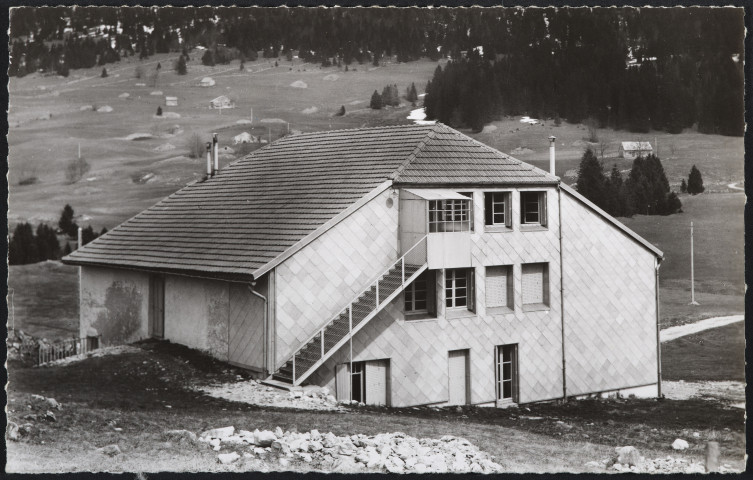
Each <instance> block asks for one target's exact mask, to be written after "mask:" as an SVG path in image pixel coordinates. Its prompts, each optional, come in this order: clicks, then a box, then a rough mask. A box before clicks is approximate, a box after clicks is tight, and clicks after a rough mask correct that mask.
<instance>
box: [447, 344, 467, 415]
mask: <svg viewBox="0 0 753 480" xmlns="http://www.w3.org/2000/svg"><path fill="white" fill-rule="evenodd" d="M447 370H448V376H449V393H450V395H449V398H450V400H449V402H448V403H449V404H450V405H467V404H469V403H470V398H469V397H470V396H469V382H468V380H469V378H468V377H469V375H468V350H454V351H452V352H450V353H449V362H448V368H447Z"/></svg>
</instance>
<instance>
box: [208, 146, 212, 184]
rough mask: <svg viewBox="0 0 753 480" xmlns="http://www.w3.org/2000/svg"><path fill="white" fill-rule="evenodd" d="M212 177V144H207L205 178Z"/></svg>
mask: <svg viewBox="0 0 753 480" xmlns="http://www.w3.org/2000/svg"><path fill="white" fill-rule="evenodd" d="M211 176H212V143H211V142H207V178H209V177H211Z"/></svg>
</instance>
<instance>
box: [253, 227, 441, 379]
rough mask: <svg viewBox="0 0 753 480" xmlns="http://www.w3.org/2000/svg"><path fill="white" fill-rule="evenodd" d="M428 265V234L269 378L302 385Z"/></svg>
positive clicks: (304, 343)
mask: <svg viewBox="0 0 753 480" xmlns="http://www.w3.org/2000/svg"><path fill="white" fill-rule="evenodd" d="M427 268H428V264H427V261H426V237H423V238H422V239H421V240H419V241H418V242H417V243H416V244H415V245H413V247H411V248H410V249H409V250H408V251H407V252H406V253H405V254H404V255H403V256H402V257H400V258H399V259H398V260H397V261H396V262H395V263H393V264H392V265H390V266H389V267H388V268H387V269H386V270H385V271H384V272H382V274H381V275H380V276H379V277H378V278H377V279H376V280H374V281H373V282H372V283H371V284H370V285H369V286H368V287H366V289H364V290H363V291H361V293H359V294H357V295H356V296H355V297H354V298H353V300H352V301H351V302H350V303H349V304H348V306H347V307H345V309H344V310H343V311H341V312H340V313H339V314H337V315H336V316H335V318H333V319H332V320H330V321H329V322H328V323H327V324H326V325H325V326H324V327H322V328H321V329H320V330H319V331H317V332H316V333H314V335H312V336H311V337H310V338H309V339H308V340H307V341H305V342H303V344H302V346H301V347H300V348H298V350H296V351H295V352H294V353H293V355H292V356H291V357H290V359H289V360H288V361H287V362H286V363H285V364H283V365H282V366H281V367H280V368H279V369H278V370H277V371H276V372H275V373H274V374H272V375H271V376H270V377H269V378H268V379H267V380H272V381H274V382H275V383H282V384H287V385H300V384H301V382H303V381H304V380H305V379H306V378H308V377H309V375H311V374H312V373H313V372H314V371H316V369H317V368H319V366H321V365H322V364H323V363H324V362H325V361H327V359H328V358H330V357H331V356H332V355H333V354H334V353H335V352H336V351H337V350H338V349H339V348H340V347H342V346H343V345H344V344H345V343H346V342H348V340H350V339H351V338H352V337H353V335H355V334H356V332H358V331H359V330H360V329H361V328H363V327H364V326H365V325H366V324H367V323H368V322H369V320H371V319H372V318H374V317H375V316H376V314H377V313H379V312H380V311H381V310H382V309H383V308H384V307H385V306H387V305H388V304H389V303H390V302H392V301H393V300H394V299H395V297H397V296H398V295H399V294H400V292H402V291H403V290H404V289H405V287H407V286H408V285H410V284H411V282H413V280H415V279H416V278H417V277H418V276H419V275H420V274H421V273H422V272H423V271H424V270H426V269H427Z"/></svg>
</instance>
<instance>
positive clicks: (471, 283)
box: [466, 268, 476, 312]
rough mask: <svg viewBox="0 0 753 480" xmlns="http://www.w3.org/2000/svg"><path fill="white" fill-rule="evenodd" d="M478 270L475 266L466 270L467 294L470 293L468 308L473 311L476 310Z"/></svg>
mask: <svg viewBox="0 0 753 480" xmlns="http://www.w3.org/2000/svg"><path fill="white" fill-rule="evenodd" d="M475 272H476V270H475V269H473V268H469V269H468V270H466V278H467V279H468V280H467V284H468V289H467V295H468V302H467V304H468V310H470V311H471V312H475V311H476V273H475Z"/></svg>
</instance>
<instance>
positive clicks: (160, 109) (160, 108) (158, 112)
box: [157, 106, 162, 117]
mask: <svg viewBox="0 0 753 480" xmlns="http://www.w3.org/2000/svg"><path fill="white" fill-rule="evenodd" d="M157 116H158V117H161V116H162V107H159V106H158V107H157Z"/></svg>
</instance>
